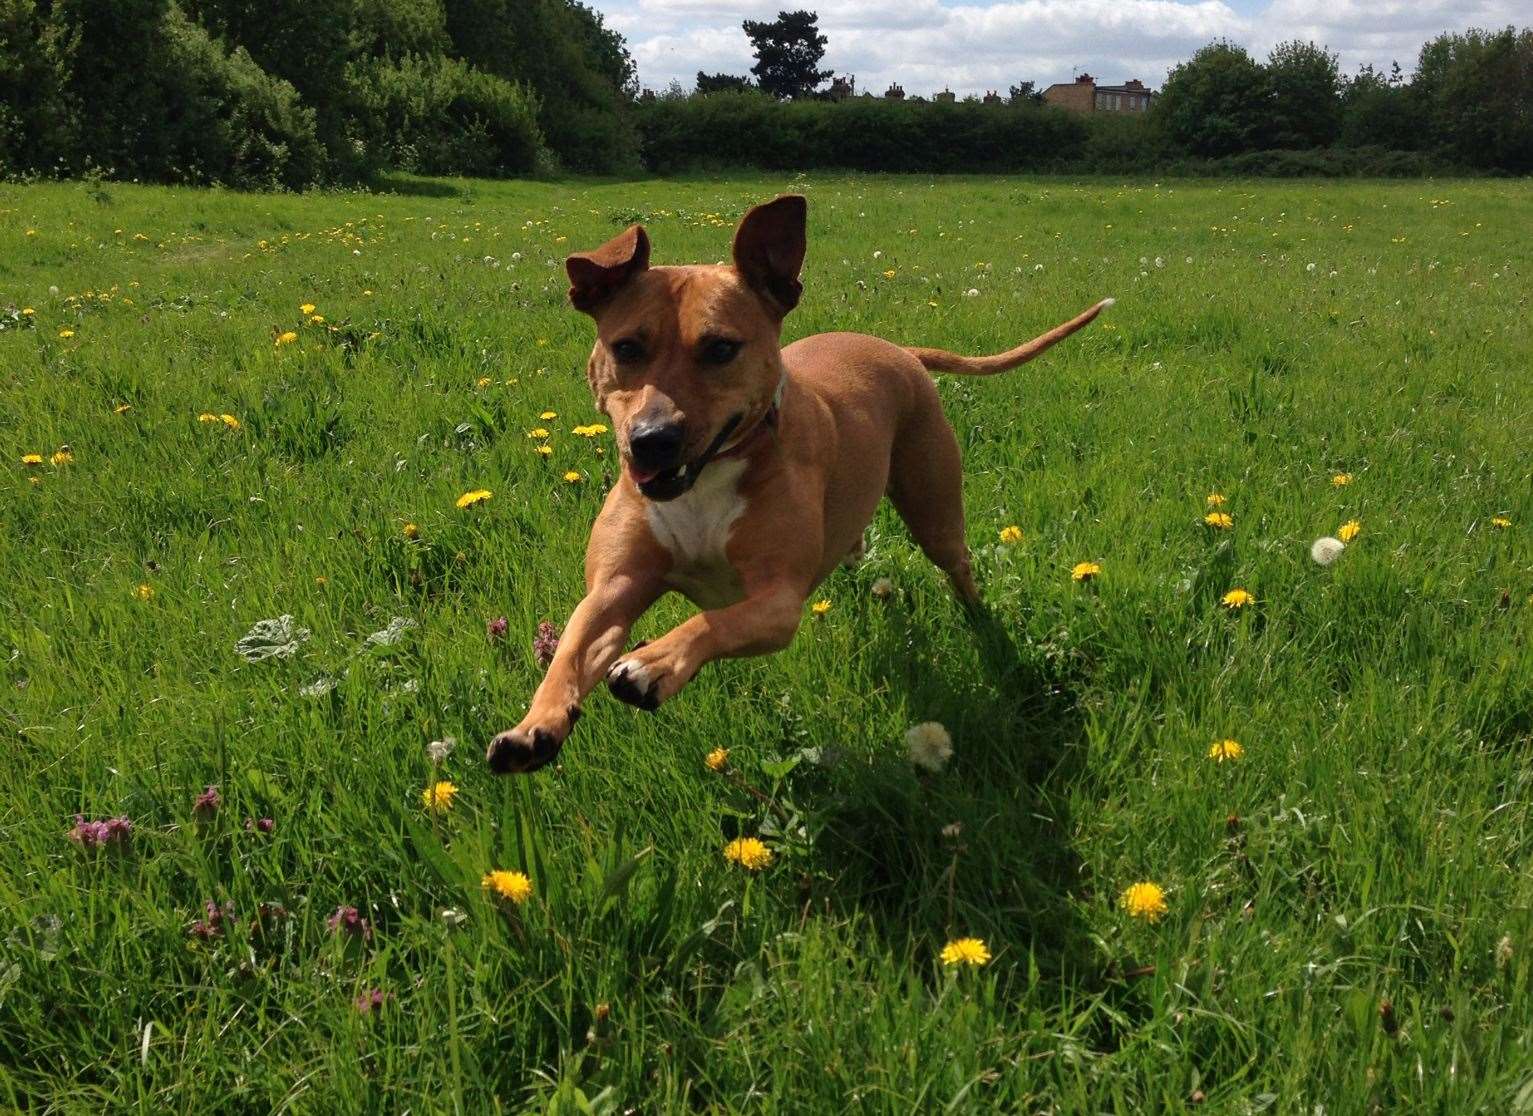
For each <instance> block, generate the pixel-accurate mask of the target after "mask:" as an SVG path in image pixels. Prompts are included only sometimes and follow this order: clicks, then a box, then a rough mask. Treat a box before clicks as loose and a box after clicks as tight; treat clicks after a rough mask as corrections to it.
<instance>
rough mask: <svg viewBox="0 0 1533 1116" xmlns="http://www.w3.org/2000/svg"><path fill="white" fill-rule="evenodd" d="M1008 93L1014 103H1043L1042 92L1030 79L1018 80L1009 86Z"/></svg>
mask: <svg viewBox="0 0 1533 1116" xmlns="http://www.w3.org/2000/svg"><path fill="white" fill-rule="evenodd" d="M1009 93H1010V98H1009V99H1010V101H1011V103H1012V104H1014V105H1041V104H1043V93H1042V92H1041V91H1040V90H1039V89H1038V88H1037V87H1036V86H1035V85H1034V84H1033V83H1032V82H1030V81H1021V82H1018V83H1017V84H1016V85H1013V86H1012V87H1011V89H1010V90H1009Z"/></svg>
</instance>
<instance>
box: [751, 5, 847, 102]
mask: <svg viewBox="0 0 1533 1116" xmlns="http://www.w3.org/2000/svg"><path fill="white" fill-rule="evenodd" d="M741 26H743V27H744V28H745V35H746V37H747V38H749V39H750V41H751V48H752V49H753V50H754V51H755V52H756V64H755V65H754V66H752V67H751V73H753V74H755V75H756V83H757V84H758V85H759V86H761V88H762V90H763V91H764V92H767V93H770V94H771V95H772V96H774V97H776V98H778V99H779V100H789V99H791V98H798V97H807V96H808V95H809V94H811V93H813V92H814V91H815V89H817V88H818V87H819V86H820V84H821V83H822V82H824V81H825V80H826V79H827V78H829V77H830V75H831V71H830V70H822V69H820V60H821V59H823V58H824V57H825V44H826V43H828V42H829V41H830V40H829V39H827V38H826V37H825V36H824V35H822V34H820V17H819V16H818V15H816V14H815V13H814V12H809V11H803V10H800V11H796V12H778V13H777V18H776V19H774V20H772V21H770V22H765V21H762V20H755V19H748V20H746V21H745V22H744V23H743V24H742V25H741Z"/></svg>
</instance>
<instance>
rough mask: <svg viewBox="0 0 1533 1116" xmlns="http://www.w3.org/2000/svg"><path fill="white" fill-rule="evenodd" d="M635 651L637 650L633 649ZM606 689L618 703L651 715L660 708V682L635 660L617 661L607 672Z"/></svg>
mask: <svg viewBox="0 0 1533 1116" xmlns="http://www.w3.org/2000/svg"><path fill="white" fill-rule="evenodd" d="M634 650H635V651H637V650H638V648H637V647H636V648H634ZM607 688H608V689H609V690H611V691H612V696H613V697H615V698H617V699H618V700H619V701H626V702H627V703H628V704H629V705H635V706H638V707H639V708H640V709H643V710H646V711H647V712H650V713H653V712H654V711H655V710H656V709H659V708H660V700H661V699H660V680H659V679H658V678H656V677H655V674H654V672H653V671H652V670H651V669H650V667H648V666H646V665H645V664H644V663H642V662H640V661H639V660H638V659H636V658H627V659H619V660H618V661H617V662H615V663H613V664H612V669H611V670H609V671H607Z"/></svg>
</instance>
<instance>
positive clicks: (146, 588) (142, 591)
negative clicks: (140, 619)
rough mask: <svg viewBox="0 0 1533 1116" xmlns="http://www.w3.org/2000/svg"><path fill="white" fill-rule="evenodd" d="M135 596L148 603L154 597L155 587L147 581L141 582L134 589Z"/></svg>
mask: <svg viewBox="0 0 1533 1116" xmlns="http://www.w3.org/2000/svg"><path fill="white" fill-rule="evenodd" d="M133 595H134V596H135V597H136V598H138V599H139V600H141V601H147V600H148V599H149V598H150V597H152V596H154V586H153V585H150V584H149V583H148V582H147V581H144V582H140V583H139V584H138V585H136V586H134V587H133Z"/></svg>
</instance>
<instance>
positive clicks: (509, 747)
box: [484, 705, 580, 775]
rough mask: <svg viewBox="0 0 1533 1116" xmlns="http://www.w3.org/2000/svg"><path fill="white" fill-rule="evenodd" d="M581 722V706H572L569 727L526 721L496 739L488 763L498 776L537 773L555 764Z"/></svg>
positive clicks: (489, 749) (567, 716)
mask: <svg viewBox="0 0 1533 1116" xmlns="http://www.w3.org/2000/svg"><path fill="white" fill-rule="evenodd" d="M579 719H580V706H578V705H572V706H571V707H570V708H569V711H568V712H567V714H566V716H565V723H564V724H563V725H559V724H529V723H528V721H530V720H531V718H529V719H528V721H523V722H522V723H521V724H519V725H517V726H516V728H513V729H507V730H506V731H505V732H502V733H499V734H497V735H496V737H495V739H493V740H491V741H490V746H489V748H487V749H486V750H485V753H484V758H485V762H486V763H488V764H489V765H490V770H491V771H493V772H494V773H495V774H497V775H510V774H513V773H515V774H525V773H527V772H529V771H536V770H537V769H538V768H540V767H545V766H547V765H548V764H550V763H552V762H553V761H554V757H556V756H557V755H558V754H559V749H560V748H562V747H564V741H565V740H566V739H567V738H568V737H569V734H570V729H572V728H574V727H575V722H576V721H578V720H579Z"/></svg>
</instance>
